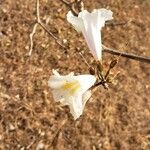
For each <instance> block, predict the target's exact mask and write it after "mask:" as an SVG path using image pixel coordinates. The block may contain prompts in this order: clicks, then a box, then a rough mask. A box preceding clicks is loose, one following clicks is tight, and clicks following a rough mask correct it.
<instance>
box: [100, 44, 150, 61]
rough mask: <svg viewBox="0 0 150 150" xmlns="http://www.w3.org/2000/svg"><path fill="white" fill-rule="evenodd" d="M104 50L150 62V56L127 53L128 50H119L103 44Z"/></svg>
mask: <svg viewBox="0 0 150 150" xmlns="http://www.w3.org/2000/svg"><path fill="white" fill-rule="evenodd" d="M103 52H106V53H110V54H113V55H118V56H121V57H126V58H129V59H134V60H137V61H142V62H145V63H150V58H148V57H144V56H138V55H135V54H131V53H126V52H120V51H119V50H114V49H112V48H108V47H106V46H105V45H103Z"/></svg>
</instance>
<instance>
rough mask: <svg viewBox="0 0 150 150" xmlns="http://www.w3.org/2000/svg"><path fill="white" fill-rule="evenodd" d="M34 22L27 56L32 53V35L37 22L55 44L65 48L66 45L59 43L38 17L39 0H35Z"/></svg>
mask: <svg viewBox="0 0 150 150" xmlns="http://www.w3.org/2000/svg"><path fill="white" fill-rule="evenodd" d="M36 19H37V20H36V21H37V22H36V23H35V25H34V27H33V30H32V33H31V34H30V50H29V56H31V54H32V50H33V36H34V34H35V32H36V28H37V25H38V24H39V25H40V26H41V27H42V28H43V29H44V30H45V31H46V32H47V33H48V34H49V35H50V36H51V37H52V38H53V39H54V40H55V41H56V43H57V44H59V45H60V46H61V47H62V48H64V49H66V47H65V46H64V45H63V44H62V43H61V41H60V40H59V39H58V37H56V36H55V35H54V34H53V33H52V32H51V31H49V30H48V29H47V28H46V26H45V25H44V24H43V23H42V21H41V19H40V10H39V0H36Z"/></svg>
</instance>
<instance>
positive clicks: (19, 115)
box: [0, 0, 150, 150]
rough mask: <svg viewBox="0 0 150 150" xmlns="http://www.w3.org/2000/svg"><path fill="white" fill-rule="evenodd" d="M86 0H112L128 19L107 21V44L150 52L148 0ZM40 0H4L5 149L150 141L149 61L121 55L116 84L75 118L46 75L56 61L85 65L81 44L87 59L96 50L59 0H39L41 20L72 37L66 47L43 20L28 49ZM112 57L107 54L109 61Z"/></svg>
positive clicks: (0, 75) (0, 109) (0, 136)
mask: <svg viewBox="0 0 150 150" xmlns="http://www.w3.org/2000/svg"><path fill="white" fill-rule="evenodd" d="M84 3H85V8H86V9H88V10H89V11H90V10H92V9H94V8H101V7H106V8H109V9H111V10H112V11H113V12H114V21H117V22H122V21H128V23H127V24H126V25H123V26H106V27H105V28H104V29H103V43H104V44H105V45H107V46H108V47H113V48H116V49H120V50H121V49H123V50H124V51H126V52H132V53H135V54H138V55H144V56H149V57H150V49H149V48H150V40H149V37H150V11H149V10H150V1H149V0H126V1H124V0H105V1H104V0H90V1H89V0H84ZM35 6H36V3H35V0H16V1H15V0H0V149H2V150H25V149H33V150H34V149H37V150H39V149H45V150H49V149H56V150H57V149H58V150H100V149H101V150H146V149H147V150H148V149H150V65H149V64H146V63H141V62H136V61H132V60H128V59H125V58H120V60H119V63H118V65H117V67H116V68H115V71H114V73H116V72H117V71H120V74H119V75H118V76H117V78H116V81H115V84H114V85H111V86H110V88H109V90H108V91H107V90H104V89H103V88H102V87H99V89H98V90H97V91H96V92H95V94H94V95H93V98H92V99H90V101H88V103H87V105H86V107H85V110H84V113H83V115H82V116H81V117H80V118H79V119H78V120H77V121H73V120H72V117H71V115H69V113H68V108H67V107H63V108H62V107H60V105H59V104H56V103H55V102H54V101H53V99H52V94H51V90H50V89H49V88H48V85H47V81H48V79H49V76H50V75H51V74H52V69H58V70H59V71H60V73H63V74H67V73H68V72H71V71H75V72H76V73H87V72H88V67H87V66H86V64H85V63H84V61H83V60H82V59H81V57H80V56H79V55H78V52H79V51H82V52H84V56H85V58H86V59H87V61H88V62H89V63H91V62H92V61H93V58H92V56H91V54H90V53H89V50H88V47H87V45H86V44H85V41H84V39H83V37H82V35H81V34H78V33H77V32H76V31H75V30H74V29H73V28H72V26H71V25H70V24H69V23H67V21H66V17H65V16H66V13H67V12H68V10H67V8H66V7H65V6H64V4H62V3H61V2H60V1H59V0H40V12H41V20H42V21H43V22H44V23H45V24H47V27H48V28H49V29H50V30H51V31H52V32H53V34H55V35H56V36H58V37H59V38H60V39H64V41H67V45H68V49H67V50H63V49H62V48H61V47H60V46H58V45H57V44H56V42H55V41H54V39H52V38H51V37H50V36H49V35H48V34H47V33H45V31H44V30H43V29H42V28H41V27H38V30H37V32H36V34H35V36H34V49H33V53H32V55H31V57H28V52H29V45H30V41H29V34H30V33H31V32H32V28H33V26H34V23H35V20H36V9H35ZM127 42H128V45H127V46H126V43H127ZM111 58H112V55H110V54H106V53H105V54H103V62H104V66H107V64H108V63H109V62H110V60H111ZM66 120H67V122H65V121H66ZM64 122H65V124H64ZM63 124H64V125H63ZM62 125H63V126H62Z"/></svg>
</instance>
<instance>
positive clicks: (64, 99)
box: [48, 70, 96, 119]
mask: <svg viewBox="0 0 150 150" xmlns="http://www.w3.org/2000/svg"><path fill="white" fill-rule="evenodd" d="M53 74H54V75H52V76H50V79H49V81H48V85H49V87H50V88H51V89H52V94H53V98H54V100H55V101H59V102H61V103H62V104H63V105H68V106H69V108H70V112H71V114H72V115H73V117H74V119H77V118H78V117H79V116H80V115H81V114H82V112H83V109H84V106H85V104H86V102H87V100H88V99H89V98H90V96H91V91H90V90H88V89H89V88H90V87H91V86H92V85H94V83H95V81H96V78H95V76H92V75H88V74H87V75H78V76H74V74H73V73H70V74H68V75H65V76H61V75H60V74H59V73H58V72H57V71H56V70H53Z"/></svg>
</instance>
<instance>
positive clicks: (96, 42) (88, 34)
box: [67, 8, 113, 60]
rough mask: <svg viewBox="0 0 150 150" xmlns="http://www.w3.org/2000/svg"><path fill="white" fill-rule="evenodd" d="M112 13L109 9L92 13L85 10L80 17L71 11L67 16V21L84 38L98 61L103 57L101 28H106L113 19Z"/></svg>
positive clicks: (96, 10)
mask: <svg viewBox="0 0 150 150" xmlns="http://www.w3.org/2000/svg"><path fill="white" fill-rule="evenodd" d="M112 14H113V13H112V11H110V10H107V9H104V8H102V9H94V10H93V11H92V13H89V12H88V11H87V10H83V11H82V12H80V13H79V15H78V17H76V16H74V15H73V14H72V13H71V11H69V12H68V14H67V20H68V22H69V23H71V24H72V25H73V26H74V28H75V29H76V30H77V31H78V32H82V33H83V36H84V38H85V40H86V42H87V44H88V46H89V49H90V50H91V53H92V54H93V56H94V58H95V59H96V60H101V57H102V42H101V32H100V30H101V28H102V27H104V25H105V21H107V20H111V19H113V17H112Z"/></svg>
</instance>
